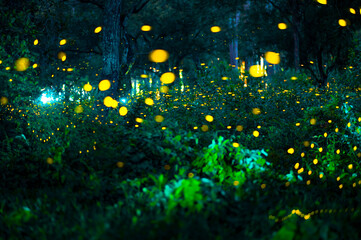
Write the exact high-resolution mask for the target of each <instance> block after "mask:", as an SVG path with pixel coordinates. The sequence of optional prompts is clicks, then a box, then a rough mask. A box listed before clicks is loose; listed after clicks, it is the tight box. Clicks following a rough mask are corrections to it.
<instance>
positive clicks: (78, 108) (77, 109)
mask: <svg viewBox="0 0 361 240" xmlns="http://www.w3.org/2000/svg"><path fill="white" fill-rule="evenodd" d="M74 111H75V112H76V113H82V112H83V111H84V108H83V107H82V106H81V105H79V106H76V107H75V110H74Z"/></svg>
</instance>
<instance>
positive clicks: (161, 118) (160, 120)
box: [154, 115, 164, 123]
mask: <svg viewBox="0 0 361 240" xmlns="http://www.w3.org/2000/svg"><path fill="white" fill-rule="evenodd" d="M154 120H155V121H156V122H159V123H160V122H163V121H164V117H163V116H161V115H157V116H155V117H154Z"/></svg>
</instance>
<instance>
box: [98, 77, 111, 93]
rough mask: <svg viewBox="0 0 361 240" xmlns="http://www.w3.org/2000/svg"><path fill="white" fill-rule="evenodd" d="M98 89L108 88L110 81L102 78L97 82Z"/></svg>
mask: <svg viewBox="0 0 361 240" xmlns="http://www.w3.org/2000/svg"><path fill="white" fill-rule="evenodd" d="M98 87H99V90H100V91H106V90H108V89H109V88H110V81H109V80H107V79H105V80H102V81H101V82H100V83H99V86H98Z"/></svg>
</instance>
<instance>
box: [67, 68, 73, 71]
mask: <svg viewBox="0 0 361 240" xmlns="http://www.w3.org/2000/svg"><path fill="white" fill-rule="evenodd" d="M66 71H68V72H72V71H74V68H67V69H66Z"/></svg>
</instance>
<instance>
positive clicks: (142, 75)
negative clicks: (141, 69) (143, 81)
mask: <svg viewBox="0 0 361 240" xmlns="http://www.w3.org/2000/svg"><path fill="white" fill-rule="evenodd" d="M140 77H141V78H147V77H148V75H147V74H141V75H140Z"/></svg>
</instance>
